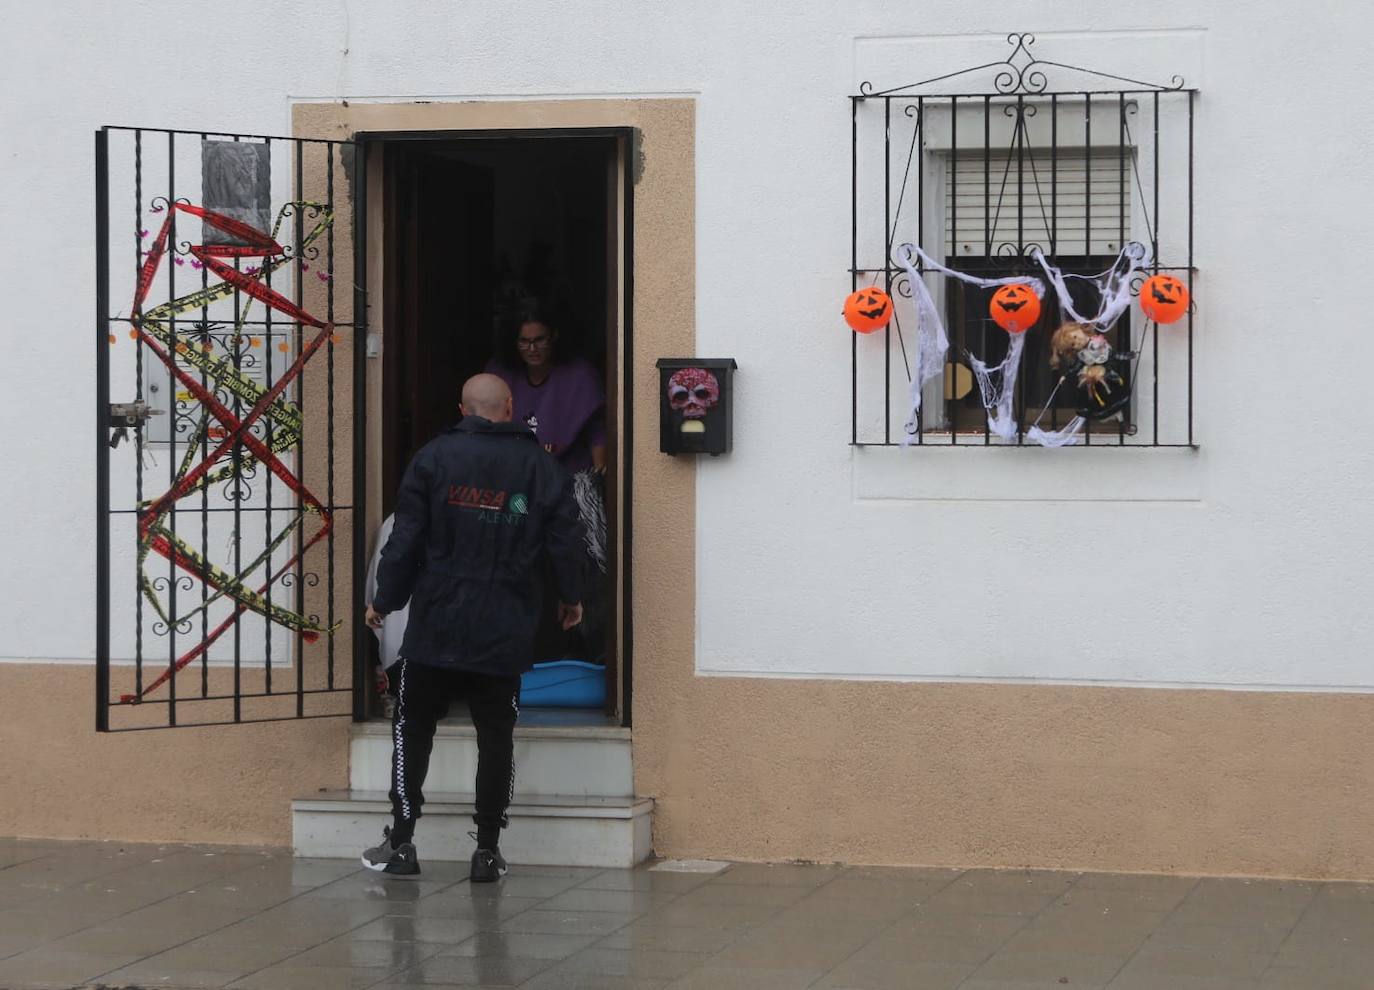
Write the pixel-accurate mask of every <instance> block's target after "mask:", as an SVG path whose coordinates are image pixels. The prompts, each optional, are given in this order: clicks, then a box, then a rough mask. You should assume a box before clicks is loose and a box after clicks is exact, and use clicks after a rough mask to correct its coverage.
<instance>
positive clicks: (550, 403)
mask: <svg viewBox="0 0 1374 990" xmlns="http://www.w3.org/2000/svg"><path fill="white" fill-rule="evenodd" d="M503 323H504V326H503V327H502V328H501V337H500V341H499V350H498V352H497V357H496V358H495V359H494V360H493V361H492V362H491V364H490V365H488V367H487V370H488V371H489V372H491V373H492V374H495V375H500V376H501V377H502V378H504V379H505V381H506V384H507V385H509V386H510V392H511V395H512V396H513V397H514V400H515V420H516V422H522V423H524V424H525V425H527V426H528V427H529V428H530V429H532V430H533V431H534V435H535V436H536V437H538V438H539V442H540V443H542V444H543V445H544V449H545V450H547V451H548V452H549V453H551V454H553V455H554V456H555V457H557V458H558V461H559V463H560V464H562V465H563V467H564V469H565V470H566V471H567V472H568V473H569V474H572V475H576V474H579V473H580V472H583V471H586V470H588V469H591V470H594V471H596V472H597V473H598V474H605V472H606V418H605V417H606V393H605V391H604V390H603V389H602V387H601V375H600V374H598V373H597V370H596V369H595V368H594V367H592V365H591V364H590V363H589V362H587V361H584V360H583V359H581V358H568V357H565V356H564V355H562V354H560V353H559V350H558V328H557V326H556V325H555V324H554V323H553V322H552V321H551V320H550V319H549V318H548V317H546V316H545V315H543V314H542V313H540V312H539V311H538V310H535V309H527V310H523V311H521V312H518V313H516V314H514V315H513V316H511V317H510V318H508V319H507V320H505V321H503Z"/></svg>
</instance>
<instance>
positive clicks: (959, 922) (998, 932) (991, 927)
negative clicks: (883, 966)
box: [880, 905, 1029, 947]
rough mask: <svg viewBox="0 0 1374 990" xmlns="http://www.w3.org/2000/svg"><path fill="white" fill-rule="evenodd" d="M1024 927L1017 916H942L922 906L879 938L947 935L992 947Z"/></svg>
mask: <svg viewBox="0 0 1374 990" xmlns="http://www.w3.org/2000/svg"><path fill="white" fill-rule="evenodd" d="M1027 924H1029V921H1028V919H1026V918H1023V917H1021V916H1019V915H1004V914H964V913H962V912H959V913H945V912H942V911H939V910H937V909H936V908H934V907H932V906H929V905H926V906H922V907H919V908H917V909H916V910H915V911H913V912H912V913H911V914H908V915H906V916H905V917H903V918H901V919H899V920H898V921H896V922H894V923H893V924H892V925H891V926H890V927H889V928H888V929H887V930H886V931H884V932H883V933H882V936H880V937H882V938H899V937H903V936H907V935H951V936H955V937H958V938H963V939H967V940H969V941H971V942H980V943H985V944H988V945H991V946H993V947H996V946H999V945H1001V944H1002V943H1003V942H1005V941H1006V940H1007V939H1009V938H1011V936H1012V935H1013V934H1014V933H1015V932H1018V931H1020V930H1021V929H1022V928H1025V927H1026V926H1027Z"/></svg>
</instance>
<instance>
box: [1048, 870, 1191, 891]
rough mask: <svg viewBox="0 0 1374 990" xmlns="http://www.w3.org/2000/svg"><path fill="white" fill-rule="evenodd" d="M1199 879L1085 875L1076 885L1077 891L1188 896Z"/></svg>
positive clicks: (1139, 875) (1112, 874)
mask: <svg viewBox="0 0 1374 990" xmlns="http://www.w3.org/2000/svg"><path fill="white" fill-rule="evenodd" d="M1197 883H1198V878H1197V877H1182V876H1170V875H1167V874H1161V873H1083V874H1080V875H1079V877H1078V882H1077V883H1075V884H1074V888H1075V889H1077V890H1153V891H1170V892H1173V891H1177V892H1179V893H1181V894H1184V895H1186V894H1187V893H1188V891H1190V890H1192V889H1193V888H1194V887H1196V886H1197Z"/></svg>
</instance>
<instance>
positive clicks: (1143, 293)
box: [1140, 275, 1188, 323]
mask: <svg viewBox="0 0 1374 990" xmlns="http://www.w3.org/2000/svg"><path fill="white" fill-rule="evenodd" d="M1140 309H1141V311H1142V312H1143V313H1144V314H1145V315H1146V316H1148V317H1149V318H1150V319H1152V320H1154V321H1155V322H1156V323H1176V322H1178V321H1179V320H1181V319H1183V317H1184V316H1185V315H1186V314H1187V312H1188V286H1186V285H1184V284H1183V282H1182V281H1180V280H1179V279H1176V278H1174V277H1173V276H1172V275H1151V276H1150V277H1149V278H1147V279H1146V280H1145V284H1144V285H1142V286H1141V287H1140Z"/></svg>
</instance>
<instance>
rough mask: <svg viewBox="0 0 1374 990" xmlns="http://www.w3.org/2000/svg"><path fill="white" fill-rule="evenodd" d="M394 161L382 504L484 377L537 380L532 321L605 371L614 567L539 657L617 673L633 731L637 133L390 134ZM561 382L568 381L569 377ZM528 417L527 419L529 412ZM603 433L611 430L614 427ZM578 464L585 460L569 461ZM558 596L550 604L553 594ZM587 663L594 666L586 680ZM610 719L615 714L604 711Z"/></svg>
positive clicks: (390, 162)
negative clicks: (633, 172)
mask: <svg viewBox="0 0 1374 990" xmlns="http://www.w3.org/2000/svg"><path fill="white" fill-rule="evenodd" d="M375 138H376V139H379V140H377V142H376V143H379V144H381V145H382V147H381V149H380V155H381V158H382V167H383V176H384V178H383V190H384V196H383V252H384V261H383V294H384V303H383V310H384V322H383V327H384V329H383V341H382V346H383V355H384V360H383V362H382V451H381V455H382V456H381V467H382V479H381V480H382V486H381V487H382V493H383V495H382V511H383V514H389V513H390V512H391V511H392V508H393V502H394V499H395V495H396V490H397V487H398V485H399V482H400V479H401V475H402V474H403V472H404V470H405V467H406V465H407V463H408V462H409V460H410V458H411V456H412V455H413V454H414V453H415V451H417V450H418V449H419V448H420V447H421V446H423V445H424V444H425V443H426V442H428V441H429V440H430V439H431V438H433V437H434V436H436V435H438V434H439V433H440V432H442V431H443V430H445V429H447V428H448V427H450V426H451V425H452V424H453V423H454V422H456V420H457V418H458V415H459V413H458V392H459V388H460V387H461V384H462V382H463V381H465V380H466V379H467V378H468V377H470V376H472V375H474V374H477V373H479V372H482V371H484V370H491V369H492V367H493V364H496V365H500V366H501V368H502V369H503V373H504V374H507V375H515V374H519V375H521V376H524V375H525V374H526V369H525V368H524V366H523V365H521V364H520V363H519V362H520V356H519V355H520V349H519V348H517V347H515V346H514V342H513V339H508V338H513V337H514V335H515V334H516V332H517V331H519V323H518V320H519V319H520V318H521V314H527V313H529V312H537V313H539V314H541V316H543V317H544V318H546V319H548V320H549V321H550V322H551V323H552V325H553V328H554V329H555V330H556V333H557V338H556V344H555V348H556V357H557V360H558V361H560V362H578V363H585V364H586V365H589V366H590V367H591V368H592V369H594V372H595V377H596V379H597V380H598V381H599V382H600V384H601V388H602V391H603V393H604V396H605V402H604V408H603V411H602V412H601V414H600V415H599V416H598V417H596V418H595V427H594V428H593V427H591V426H589V431H588V434H587V435H584V436H582V437H581V441H582V443H583V444H584V446H585V445H586V444H587V443H588V442H589V438H590V433H591V432H593V430H600V429H601V428H603V427H604V431H605V447H606V452H607V458H606V467H607V470H606V473H605V479H604V482H603V483H601V484H602V487H601V492H602V493H603V495H604V511H605V520H606V527H605V532H606V540H605V558H604V561H605V573H604V574H599V573H598V572H597V570H596V567H595V564H593V565H592V567H590V568H589V571H590V573H591V574H592V581H591V582H590V584H592V585H594V586H596V588H597V592H596V593H595V594H589V595H588V599H589V600H588V601H587V602H585V603H584V604H585V605H586V606H587V609H586V618H585V620H584V624H583V627H582V629H581V630H579V631H578V632H576V633H575V634H573V635H564V634H562V633H561V631H560V630H558V629H557V628H556V625H555V624H554V623H553V622H552V621H551V618H552V611H553V604H552V603H550V602H547V601H546V610H547V611H549V612H550V617H549V620H548V621H546V622H545V623H544V624H543V626H542V627H541V630H540V636H539V642H538V644H537V656H536V658H535V659H536V660H537V661H538V662H541V663H543V662H553V661H559V660H576V661H579V662H582V663H592V664H598V665H601V666H602V671H601V673H600V675H597V674H596V673H595V672H592V676H601V677H604V685H605V690H604V694H605V704H604V714H605V715H610V716H614V717H616V720H617V721H620V722H622V723H623V724H626V725H628V724H629V695H630V691H629V650H628V622H627V621H626V619H627V616H626V614H625V612H624V609H623V608H622V602H624V601H625V591H626V588H627V587H628V581H627V577H628V574H627V568H628V559H627V557H628V555H627V554H626V547H627V545H628V525H627V524H628V514H627V513H626V511H625V507H626V505H627V504H628V478H629V476H628V466H627V465H626V464H625V458H624V457H622V456H619V455H620V452H622V451H628V446H629V445H628V432H629V431H628V426H629V420H628V416H627V415H626V413H627V412H628V410H622V407H621V397H622V396H624V395H628V394H629V390H628V388H627V384H628V383H627V382H626V380H625V377H626V375H627V374H628V363H627V361H626V360H625V357H626V353H627V349H628V347H629V334H628V322H629V321H628V314H629V312H630V308H629V305H628V296H629V287H630V285H631V280H630V273H629V258H630V252H629V250H628V239H627V238H626V236H625V231H626V230H628V229H629V228H628V212H629V203H630V195H631V184H630V183H629V182H628V181H626V162H627V160H628V155H627V150H628V147H629V134H628V132H625V131H622V130H621V129H597V130H595V131H591V130H558V131H524V132H504V131H479V132H432V133H423V134H401V135H397V134H394V133H393V134H388V135H375ZM555 373H556V372H555ZM516 414H517V418H524V417H523V415H522V413H521V411H520V410H518V409H517V411H516ZM598 435H599V434H598ZM569 466H570V467H573V469H574V470H576V469H577V467H579V466H580V465H574V464H572V463H571V462H569ZM546 597H547V596H546ZM582 676H586V670H585V668H584V669H583V675H582ZM597 715H598V717H600V715H601V713H599V712H598V713H597Z"/></svg>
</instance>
